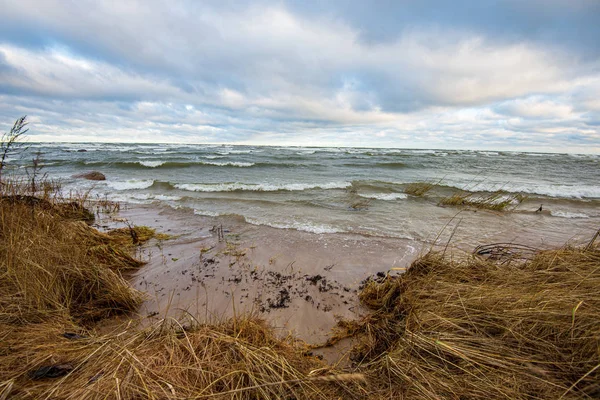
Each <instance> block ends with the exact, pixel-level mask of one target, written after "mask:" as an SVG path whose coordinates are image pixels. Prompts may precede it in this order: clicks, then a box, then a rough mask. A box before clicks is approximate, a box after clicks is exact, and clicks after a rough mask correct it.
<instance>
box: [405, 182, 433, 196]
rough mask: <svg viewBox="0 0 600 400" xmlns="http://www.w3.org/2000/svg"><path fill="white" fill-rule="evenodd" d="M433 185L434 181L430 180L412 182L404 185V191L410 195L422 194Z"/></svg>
mask: <svg viewBox="0 0 600 400" xmlns="http://www.w3.org/2000/svg"><path fill="white" fill-rule="evenodd" d="M434 186H435V183H431V182H413V183H409V184H407V185H406V186H404V193H406V194H410V195H412V196H424V195H425V194H426V193H428V192H429V191H430V190H431V189H433V187H434Z"/></svg>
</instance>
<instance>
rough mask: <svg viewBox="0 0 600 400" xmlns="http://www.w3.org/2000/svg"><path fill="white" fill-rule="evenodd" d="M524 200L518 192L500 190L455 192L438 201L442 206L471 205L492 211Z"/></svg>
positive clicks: (509, 207)
mask: <svg viewBox="0 0 600 400" xmlns="http://www.w3.org/2000/svg"><path fill="white" fill-rule="evenodd" d="M523 200H525V196H523V195H522V194H519V193H507V192H504V191H502V190H499V191H496V192H492V193H472V192H457V193H454V194H453V195H451V196H449V197H445V198H443V199H442V200H441V201H440V205H443V206H455V207H456V206H459V207H460V206H462V207H473V208H479V209H485V210H493V211H508V210H512V209H514V208H516V207H517V206H518V205H519V204H521V203H522V202H523Z"/></svg>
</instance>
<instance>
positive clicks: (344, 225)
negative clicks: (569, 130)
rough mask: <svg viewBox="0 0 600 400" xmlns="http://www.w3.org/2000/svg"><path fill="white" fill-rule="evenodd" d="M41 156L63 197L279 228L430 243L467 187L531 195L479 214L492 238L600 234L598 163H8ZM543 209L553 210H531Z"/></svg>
mask: <svg viewBox="0 0 600 400" xmlns="http://www.w3.org/2000/svg"><path fill="white" fill-rule="evenodd" d="M36 152H39V153H40V156H41V159H42V166H43V170H42V172H43V173H46V174H47V175H48V177H50V178H53V179H60V180H61V182H62V186H63V191H65V192H68V191H88V190H89V191H90V194H91V197H92V198H102V199H104V198H108V199H110V200H116V201H122V202H129V203H143V204H148V203H156V204H158V205H162V206H169V207H172V208H173V209H185V210H192V211H193V212H194V213H195V214H199V215H207V216H219V215H238V216H240V217H241V218H243V219H244V220H245V221H246V222H248V223H250V224H255V225H267V226H271V227H275V228H281V229H296V230H302V231H308V232H314V233H321V234H328V233H338V232H348V233H356V234H361V235H369V236H383V237H399V238H407V239H415V240H422V241H432V240H434V238H435V237H436V233H438V232H439V230H440V229H442V228H443V226H445V224H447V222H448V221H449V220H450V219H452V218H454V217H455V216H456V213H457V211H458V210H457V209H456V208H454V207H440V206H439V205H438V204H439V202H440V200H441V199H443V198H444V197H447V196H450V195H452V194H453V193H455V192H456V191H457V190H459V189H461V190H468V191H470V192H475V193H482V194H485V193H489V192H494V191H498V190H502V191H504V192H505V194H506V196H510V195H511V194H516V193H520V194H522V195H524V196H527V199H526V200H525V201H524V202H523V203H522V204H520V205H519V206H518V207H517V208H516V211H517V213H513V214H514V215H513V216H510V217H505V219H507V220H506V221H505V222H502V223H498V222H491V221H497V219H498V218H497V214H494V217H496V219H493V217H492V216H491V215H488V216H487V217H486V215H487V214H486V213H485V212H479V215H480V216H477V217H475V216H471V217H469V218H471V219H472V221H471V222H470V223H472V224H475V225H477V226H476V227H474V228H473V229H475V233H476V234H477V235H482V237H486V235H492V236H493V232H496V233H497V232H498V230H502V229H504V230H506V231H507V232H508V231H509V230H510V228H509V227H510V224H515V223H516V224H519V225H520V226H522V227H530V228H531V231H532V232H533V231H544V232H546V231H548V232H551V231H553V230H560V229H561V227H562V226H564V224H566V223H569V224H576V225H577V226H578V227H580V228H581V229H583V230H585V231H586V232H587V231H588V230H589V231H590V232H591V231H593V229H594V228H595V229H597V228H599V227H600V226H597V225H598V224H599V223H600V155H576V154H544V153H521V152H494V151H448V150H408V149H365V148H313V147H254V146H221V145H179V144H173V145H169V144H99V143H83V144H81V143H78V144H56V143H53V144H31V145H30V147H29V149H28V150H27V151H26V152H24V153H21V154H20V155H19V156H18V157H13V158H12V159H10V160H9V164H8V166H9V167H12V169H13V171H17V173H19V171H20V173H23V171H25V170H27V166H28V165H31V159H32V158H33V157H34V154H35V153H36ZM87 171H99V172H102V173H103V174H105V175H106V177H107V180H106V181H99V182H94V181H87V180H84V179H77V178H73V175H75V174H78V173H82V172H87ZM412 182H430V183H434V184H435V186H434V187H433V189H432V190H431V191H430V192H429V193H427V194H426V195H425V196H423V197H417V196H411V195H407V194H405V193H404V189H405V187H406V185H407V184H410V183H412ZM540 204H543V205H544V206H543V207H544V210H545V212H544V213H543V214H535V213H533V211H535V210H536V209H537V208H538V207H539V205H540ZM488 214H489V213H488ZM473 218H475V219H474V220H473ZM503 224H504V225H503ZM473 229H471V233H473ZM488 230H489V231H490V232H492V233H488ZM515 239H517V238H515ZM482 240H483V239H482Z"/></svg>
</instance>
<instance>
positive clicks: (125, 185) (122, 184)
mask: <svg viewBox="0 0 600 400" xmlns="http://www.w3.org/2000/svg"><path fill="white" fill-rule="evenodd" d="M106 183H107V184H108V186H110V187H111V188H113V189H116V190H133V189H146V188H149V187H150V186H152V185H153V184H154V180H152V179H130V180H127V181H108V182H106Z"/></svg>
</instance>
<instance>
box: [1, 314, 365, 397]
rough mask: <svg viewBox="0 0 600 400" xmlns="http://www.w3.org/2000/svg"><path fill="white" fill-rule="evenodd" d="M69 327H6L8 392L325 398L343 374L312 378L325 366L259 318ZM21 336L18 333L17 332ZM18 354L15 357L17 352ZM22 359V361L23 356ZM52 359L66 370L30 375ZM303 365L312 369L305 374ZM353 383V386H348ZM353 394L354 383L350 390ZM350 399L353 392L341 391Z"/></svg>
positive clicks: (336, 391) (338, 385)
mask: <svg viewBox="0 0 600 400" xmlns="http://www.w3.org/2000/svg"><path fill="white" fill-rule="evenodd" d="M72 329H73V327H72V326H70V325H69V324H68V323H66V322H62V323H60V322H54V321H53V322H48V323H45V324H39V325H36V326H33V327H27V329H23V330H20V331H19V330H16V331H13V332H11V333H9V334H8V335H7V336H6V337H5V338H4V339H3V341H2V345H1V346H2V348H3V349H4V350H6V349H7V348H9V349H10V350H11V351H13V352H14V354H15V355H14V356H10V355H9V356H6V355H5V356H3V357H2V359H3V360H2V361H3V362H2V364H1V366H0V377H2V379H7V380H6V381H5V382H11V383H12V391H11V395H12V396H15V397H21V398H36V399H37V398H53V399H55V398H56V399H104V398H120V399H142V398H143V399H191V398H196V399H205V398H211V399H212V398H215V399H275V398H288V399H289V398H297V399H305V398H306V399H309V398H333V397H335V396H334V395H335V394H341V395H343V393H344V392H345V391H344V390H343V389H341V388H342V387H345V386H346V385H347V384H346V383H345V382H344V380H345V379H348V378H350V379H352V380H354V379H356V377H355V376H350V377H348V376H347V375H341V376H339V381H334V382H330V381H328V380H327V379H324V378H322V377H321V378H320V376H322V375H323V374H324V373H325V372H327V369H324V368H323V367H324V364H323V363H322V362H321V361H319V360H318V359H316V358H314V357H308V356H306V355H305V353H304V352H303V348H302V346H299V345H297V344H296V343H294V342H293V341H288V340H281V339H278V338H276V337H274V335H273V332H272V330H271V329H270V328H268V327H267V326H266V325H265V324H264V323H262V322H260V321H258V320H255V319H252V318H242V319H238V320H231V321H228V322H227V323H222V324H217V325H210V326H208V325H198V326H193V327H190V326H182V325H180V324H178V323H177V322H175V321H163V322H161V323H158V324H156V325H155V326H153V327H151V328H148V329H146V330H143V331H141V332H140V331H135V330H133V331H123V332H119V333H118V334H111V335H106V336H100V337H83V338H81V339H77V340H69V339H66V338H64V337H62V336H61V335H62V334H63V332H65V331H67V330H72ZM23 338H24V339H23ZM17 355H18V357H17ZM25 360H27V361H25ZM47 365H60V366H62V367H63V368H66V369H68V374H67V375H65V376H63V377H57V378H55V379H49V378H46V379H39V380H33V379H32V378H31V376H32V371H39V370H40V368H41V367H43V366H47ZM311 371H313V372H312V374H311ZM356 388H358V386H356ZM354 391H355V392H356V393H358V389H354ZM345 397H348V398H352V397H353V395H352V393H351V392H349V395H347V396H345Z"/></svg>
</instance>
